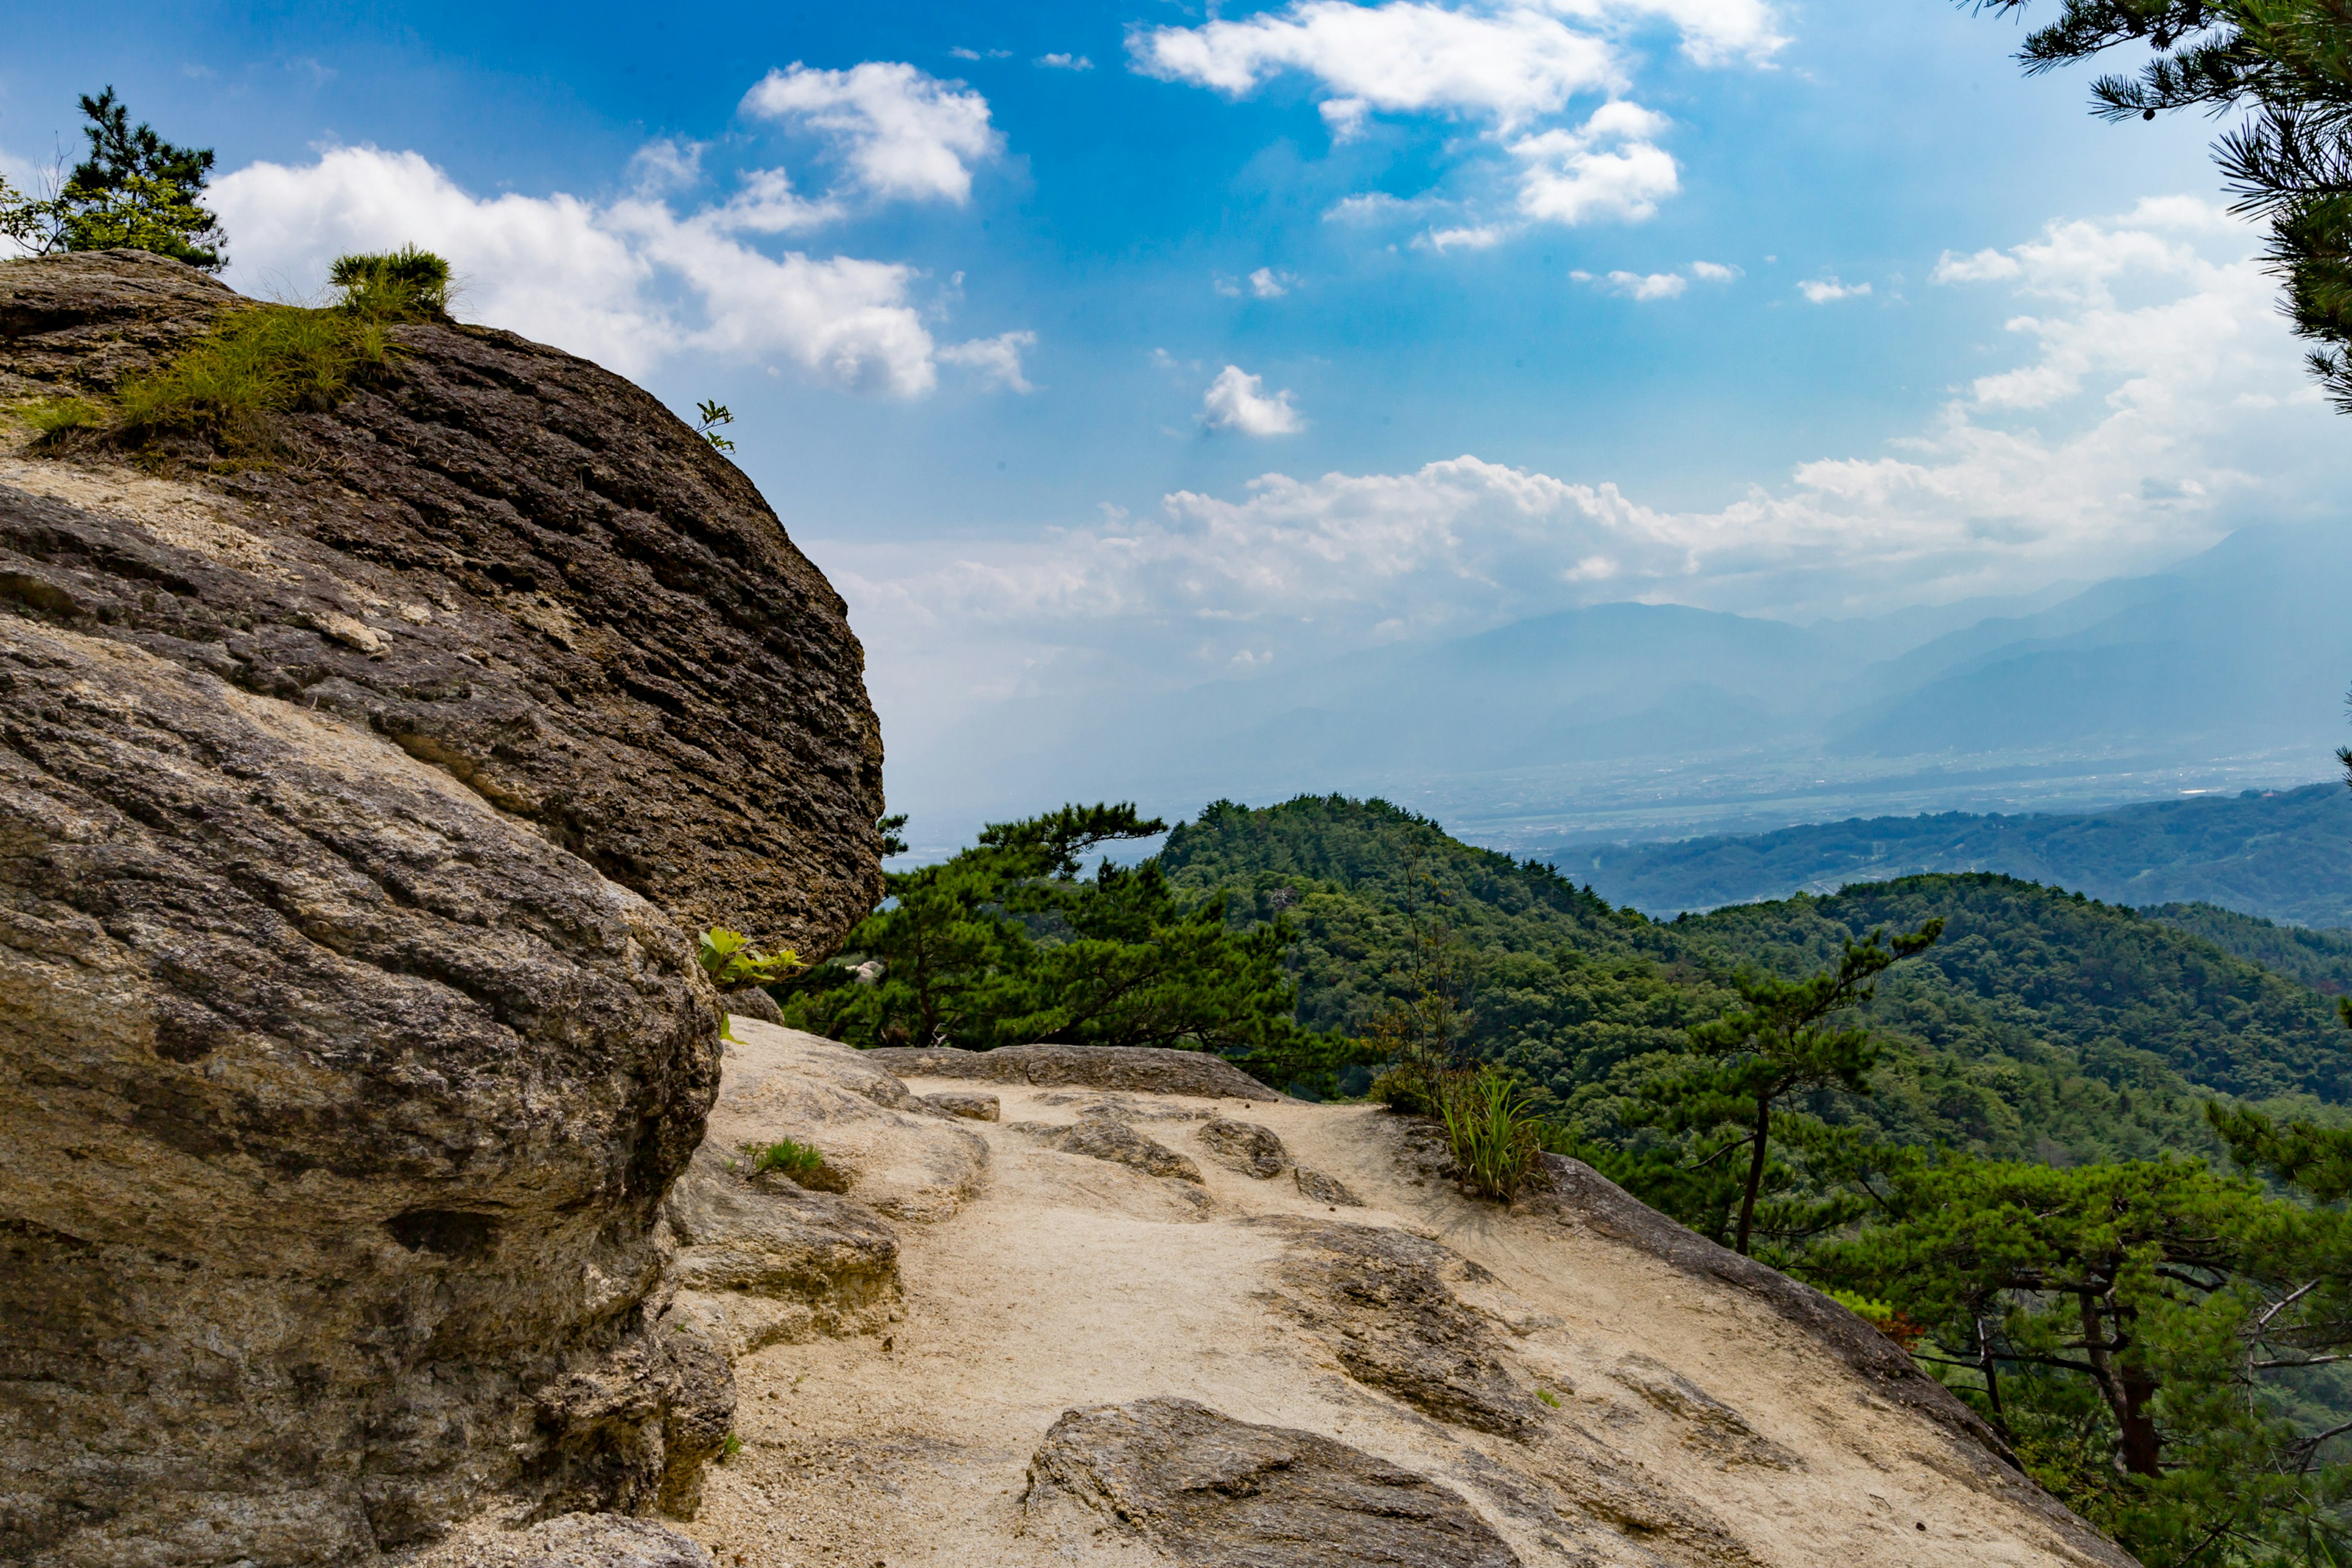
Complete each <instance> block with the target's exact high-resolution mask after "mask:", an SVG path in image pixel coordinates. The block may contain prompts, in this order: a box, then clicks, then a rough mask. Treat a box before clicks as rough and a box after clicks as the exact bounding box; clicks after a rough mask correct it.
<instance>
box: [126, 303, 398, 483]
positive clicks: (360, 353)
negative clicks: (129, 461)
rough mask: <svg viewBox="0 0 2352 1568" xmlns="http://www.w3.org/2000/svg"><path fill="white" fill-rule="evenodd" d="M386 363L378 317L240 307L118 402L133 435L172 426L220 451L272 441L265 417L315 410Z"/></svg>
mask: <svg viewBox="0 0 2352 1568" xmlns="http://www.w3.org/2000/svg"><path fill="white" fill-rule="evenodd" d="M390 360H391V346H390V344H389V343H388V342H386V341H385V338H384V329H383V322H381V321H375V320H373V319H370V318H364V317H360V316H355V315H352V314H350V313H348V312H346V311H341V310H300V309H298V308H296V307H294V306H291V305H264V306H261V307H259V308H257V309H255V310H242V311H239V312H237V313H236V315H234V316H232V317H231V318H229V320H228V321H226V322H224V323H223V324H222V325H221V326H219V327H218V328H216V329H215V330H214V331H212V332H211V333H209V334H207V335H206V336H205V337H203V338H200V339H198V340H197V341H196V342H194V343H192V344H191V345H189V346H188V347H187V348H186V349H184V350H183V351H182V352H181V353H180V354H179V356H178V357H177V358H175V359H173V361H172V362H171V363H169V364H166V365H164V366H163V368H162V369H160V370H158V371H155V372H154V373H153V374H149V375H144V376H139V377H135V378H133V379H131V380H129V381H126V382H125V383H123V385H122V390H121V394H120V395H119V397H118V399H117V401H118V403H119V405H120V407H121V423H122V428H123V430H124V432H125V433H126V434H128V435H130V436H131V437H134V438H137V437H144V436H150V435H156V434H161V433H163V432H166V431H172V432H179V433H184V434H187V435H193V436H203V437H208V438H210V439H211V440H212V441H213V442H214V443H215V444H216V445H217V446H219V447H221V448H222V449H223V450H224V451H230V452H236V451H253V450H262V449H267V448H268V447H270V446H272V445H274V441H273V439H272V437H271V433H270V419H271V416H275V415H279V414H299V413H320V412H324V411H325V410H327V409H330V408H332V407H333V406H334V405H336V404H338V403H340V402H341V401H342V400H343V398H344V397H346V396H347V395H350V393H351V390H352V386H353V384H355V383H357V382H359V381H362V380H363V379H365V378H366V377H367V376H368V375H370V374H374V373H376V372H379V371H381V370H383V368H384V367H385V366H386V365H387V364H388V363H390Z"/></svg>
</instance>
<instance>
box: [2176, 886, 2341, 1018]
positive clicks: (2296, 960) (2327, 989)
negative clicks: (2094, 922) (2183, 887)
mask: <svg viewBox="0 0 2352 1568" xmlns="http://www.w3.org/2000/svg"><path fill="white" fill-rule="evenodd" d="M2140 913H2142V914H2144V915H2146V916H2147V918H2148V919H2150V920H2152V921H2160V922H2161V923H2163V924H2165V925H2168V926H2171V927H2172V928H2173V929H2174V930H2176V931H2187V932H2188V933H2189V935H2191V936H2200V937H2203V938H2204V939H2205V940H2206V941H2207V942H2211V943H2212V944H2213V945H2214V946H2215V947H2218V948H2220V949H2221V951H2222V952H2231V953H2235V954H2237V956H2239V957H2240V958H2242V959H2245V960H2247V961H2248V962H2249V963H2259V964H2261V965H2262V966H2263V968H2265V969H2271V970H2275V971H2277V972H2278V973H2281V974H2284V975H2286V976H2288V977H2289V978H2290V979H2294V980H2300V981H2302V982H2303V983H2304V984H2305V985H2308V986H2310V987H2311V988H2312V989H2313V990H2314V991H2316V992H2318V993H2319V994H2321V995H2323V996H2341V995H2343V994H2346V993H2347V992H2352V931H2341V930H2336V931H2313V930H2311V929H2309V928H2308V927H2305V926H2292V925H2284V926H2283V925H2280V924H2278V923H2276V922H2275V921H2266V920H2263V918H2261V917H2260V916H2259V915H2242V914H2240V913H2238V911H2237V910H2225V909H2222V908H2221V907H2220V906H2219V905H2216V904H2202V903H2190V904H2155V905H2150V906H2149V907H2147V908H2146V909H2143V910H2140Z"/></svg>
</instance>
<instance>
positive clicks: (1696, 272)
mask: <svg viewBox="0 0 2352 1568" xmlns="http://www.w3.org/2000/svg"><path fill="white" fill-rule="evenodd" d="M1690 269H1691V276H1692V277H1694V278H1696V279H1698V280H1699V281H1700V282H1702V283H1728V282H1731V281H1732V280H1733V279H1737V278H1739V277H1740V276H1742V274H1741V272H1740V270H1739V268H1737V267H1727V266H1725V265H1724V264H1723V263H1722V262H1719V261H1694V262H1692V263H1691V266H1690Z"/></svg>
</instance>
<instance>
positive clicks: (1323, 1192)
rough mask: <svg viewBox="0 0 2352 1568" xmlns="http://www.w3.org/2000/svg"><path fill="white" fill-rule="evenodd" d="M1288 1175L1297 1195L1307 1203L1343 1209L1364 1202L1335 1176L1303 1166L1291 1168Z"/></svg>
mask: <svg viewBox="0 0 2352 1568" xmlns="http://www.w3.org/2000/svg"><path fill="white" fill-rule="evenodd" d="M1291 1176H1292V1178H1293V1179H1294V1180H1295V1181H1296V1182H1297V1186H1298V1195H1299V1196H1301V1197H1303V1198H1305V1199H1306V1200H1307V1202H1309V1203H1317V1204H1328V1205H1333V1206H1335V1207H1338V1208H1343V1209H1360V1208H1362V1207H1363V1206H1364V1200H1363V1199H1361V1198H1360V1197H1358V1196H1357V1195H1356V1194H1354V1193H1353V1192H1351V1191H1349V1187H1348V1184H1347V1183H1345V1182H1343V1181H1341V1180H1340V1179H1339V1177H1337V1176H1327V1175H1325V1174H1324V1173H1322V1172H1320V1171H1310V1170H1308V1169H1307V1167H1306V1166H1304V1165H1298V1166H1295V1167H1293V1168H1292V1170H1291Z"/></svg>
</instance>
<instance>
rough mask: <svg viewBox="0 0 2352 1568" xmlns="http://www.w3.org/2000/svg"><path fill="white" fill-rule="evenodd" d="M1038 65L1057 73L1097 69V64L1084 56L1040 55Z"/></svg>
mask: <svg viewBox="0 0 2352 1568" xmlns="http://www.w3.org/2000/svg"><path fill="white" fill-rule="evenodd" d="M1036 63H1037V64H1038V65H1040V66H1043V67H1044V68H1045V69H1047V70H1055V71H1090V70H1092V69H1094V68H1095V62H1094V61H1092V60H1090V59H1088V58H1087V57H1086V56H1084V55H1039V56H1038V57H1037V61H1036Z"/></svg>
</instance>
